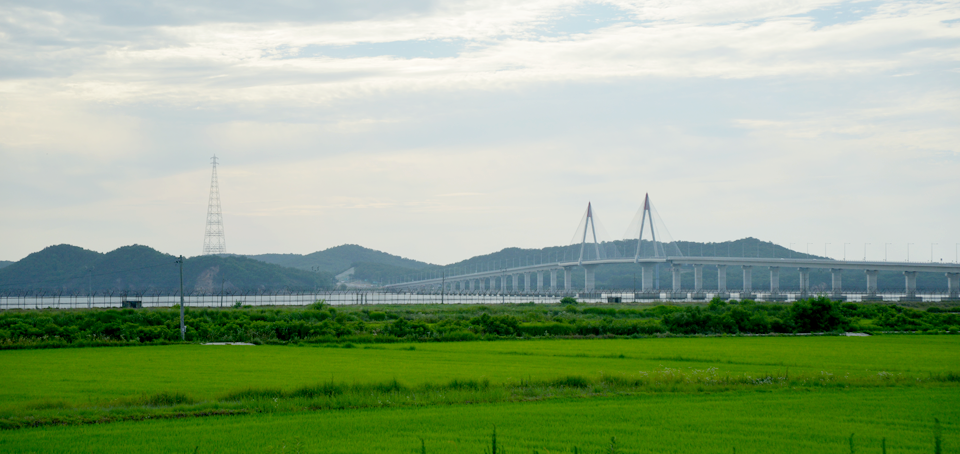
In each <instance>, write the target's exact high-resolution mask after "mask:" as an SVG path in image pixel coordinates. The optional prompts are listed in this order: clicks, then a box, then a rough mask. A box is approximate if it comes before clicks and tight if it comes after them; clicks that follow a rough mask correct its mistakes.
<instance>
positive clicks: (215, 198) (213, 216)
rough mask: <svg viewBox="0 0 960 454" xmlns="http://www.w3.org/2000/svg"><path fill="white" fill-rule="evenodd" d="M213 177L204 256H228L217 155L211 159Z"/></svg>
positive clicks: (208, 206)
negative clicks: (221, 207)
mask: <svg viewBox="0 0 960 454" xmlns="http://www.w3.org/2000/svg"><path fill="white" fill-rule="evenodd" d="M210 161H211V162H212V163H213V176H212V177H210V200H209V201H208V202H207V229H206V233H205V234H204V236H203V255H211V254H226V253H227V241H226V239H224V236H223V213H221V212H220V185H219V183H217V155H213V158H210Z"/></svg>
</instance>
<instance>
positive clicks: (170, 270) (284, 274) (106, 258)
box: [0, 244, 333, 293]
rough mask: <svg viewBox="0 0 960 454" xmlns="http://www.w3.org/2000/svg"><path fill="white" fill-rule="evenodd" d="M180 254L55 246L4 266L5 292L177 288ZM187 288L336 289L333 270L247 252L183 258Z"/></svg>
mask: <svg viewBox="0 0 960 454" xmlns="http://www.w3.org/2000/svg"><path fill="white" fill-rule="evenodd" d="M179 273H180V269H179V267H178V266H177V265H176V257H174V256H172V255H169V254H164V253H161V252H159V251H157V250H154V249H152V248H149V247H147V246H140V245H133V246H124V247H121V248H119V249H116V250H114V251H111V252H108V253H106V254H101V253H99V252H95V251H90V250H87V249H83V248H80V247H77V246H71V245H68V244H61V245H57V246H50V247H47V248H45V249H44V250H42V251H39V252H35V253H33V254H30V255H28V256H27V257H25V258H24V259H23V260H20V261H18V262H15V263H13V264H11V265H10V266H7V267H5V268H3V269H0V293H11V292H21V291H30V292H41V291H42V292H60V291H64V292H68V293H73V292H80V293H86V292H87V291H88V289H92V290H93V291H95V292H104V291H107V292H109V291H116V292H131V293H141V292H153V291H162V292H173V291H176V290H177V289H178V288H179V285H180V274H179ZM183 284H184V291H185V292H202V293H213V292H219V291H220V289H221V286H222V288H223V289H224V290H227V291H244V290H246V291H249V290H265V291H278V290H291V291H295V290H313V289H317V288H320V289H327V288H332V287H333V276H332V275H331V274H330V273H324V272H320V273H314V272H309V271H303V270H298V269H294V268H287V267H282V266H279V265H274V264H270V263H264V262H261V261H257V260H252V259H249V258H246V257H242V256H214V255H205V256H198V257H191V258H188V259H186V260H184V264H183Z"/></svg>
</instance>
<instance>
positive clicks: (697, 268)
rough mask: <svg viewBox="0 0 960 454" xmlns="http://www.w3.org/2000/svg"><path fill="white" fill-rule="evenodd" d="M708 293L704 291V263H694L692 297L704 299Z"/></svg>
mask: <svg viewBox="0 0 960 454" xmlns="http://www.w3.org/2000/svg"><path fill="white" fill-rule="evenodd" d="M706 297H707V295H706V293H704V292H703V265H693V294H691V295H690V299H694V300H702V299H706Z"/></svg>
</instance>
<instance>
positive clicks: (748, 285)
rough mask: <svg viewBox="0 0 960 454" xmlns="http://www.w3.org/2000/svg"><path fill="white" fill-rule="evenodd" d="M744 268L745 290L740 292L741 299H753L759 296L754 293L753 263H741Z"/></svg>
mask: <svg viewBox="0 0 960 454" xmlns="http://www.w3.org/2000/svg"><path fill="white" fill-rule="evenodd" d="M740 267H741V268H743V291H742V292H740V300H741V301H743V300H752V299H756V298H757V296H756V295H754V294H753V265H741V266H740Z"/></svg>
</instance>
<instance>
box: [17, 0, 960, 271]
mask: <svg viewBox="0 0 960 454" xmlns="http://www.w3.org/2000/svg"><path fill="white" fill-rule="evenodd" d="M214 154H215V155H216V156H217V157H218V159H219V162H220V165H219V167H218V174H219V184H220V194H221V203H222V209H223V219H224V232H225V238H226V246H227V251H228V252H230V253H236V254H261V253H298V254H307V253H311V252H314V251H318V250H322V249H326V248H329V247H333V246H337V245H340V244H359V245H362V246H365V247H369V248H373V249H377V250H382V251H385V252H389V253H392V254H397V255H401V256H404V257H408V258H413V259H417V260H422V261H426V262H431V263H438V264H446V263H452V262H456V261H459V260H463V259H466V258H469V257H471V256H474V255H478V254H485V253H490V252H494V251H497V250H500V249H502V248H506V247H523V248H539V247H544V246H555V245H565V244H569V243H570V242H571V237H572V235H573V234H574V232H575V231H576V230H577V227H578V220H580V219H581V217H582V215H583V213H584V211H585V209H586V205H587V203H588V202H591V203H592V205H593V208H594V213H595V215H596V218H597V220H598V221H599V223H600V224H601V225H603V227H604V231H605V232H607V236H608V238H606V239H619V238H622V237H623V236H624V235H625V232H626V231H627V227H628V225H629V223H630V221H631V219H632V218H633V217H634V215H635V213H636V211H637V210H638V209H639V208H640V207H641V206H642V203H643V199H644V195H645V194H647V193H649V194H650V199H651V201H652V202H653V204H654V205H655V206H656V209H657V210H658V212H659V214H660V216H661V217H662V219H663V222H664V223H665V225H666V226H667V227H668V228H669V231H670V234H671V236H672V237H673V238H674V239H677V240H685V241H705V242H720V241H727V240H735V239H739V238H744V237H755V238H759V239H761V240H764V241H771V242H774V243H777V244H780V245H782V246H785V247H790V248H792V249H795V250H798V251H801V252H806V251H809V252H810V253H816V254H818V255H823V254H826V255H827V256H830V257H833V258H838V259H841V258H844V257H845V258H847V259H857V260H860V259H863V258H866V259H868V260H883V259H884V257H885V255H886V258H888V259H889V260H906V259H907V254H908V253H909V259H910V260H912V261H929V260H931V259H932V260H934V261H940V260H943V261H955V260H957V257H956V251H957V248H958V247H960V202H958V195H960V2H957V1H947V2H938V1H930V2H926V1H890V2H886V1H866V2H850V1H826V0H812V1H790V0H775V1H773V0H749V1H746V0H732V1H723V2H717V1H715V0H702V1H701V0H670V1H663V0H652V1H644V0H636V1H634V0H617V1H609V2H590V1H576V0H570V1H568V0H558V1H553V0H530V1H525V2H516V1H500V0H468V1H455V2H448V1H433V0H391V1H380V0H349V1H347V0H342V1H341V0H333V1H325V2H309V1H299V0H286V1H279V2H256V1H245V0H233V1H196V0H190V1H185V0H184V1H181V0H171V1H165V2H139V1H124V0H102V1H96V2H93V1H70V2H67V1H59V0H29V1H26V0H24V1H21V0H6V1H4V2H2V3H0V169H2V170H0V171H2V178H0V211H2V213H3V216H2V217H0V238H2V240H0V259H2V260H19V259H21V258H23V257H24V256H26V255H27V254H30V253H32V252H35V251H39V250H41V249H43V248H44V247H46V246H49V245H54V244H61V243H67V244H73V245H76V246H81V247H84V248H87V249H92V250H96V251H100V252H107V251H110V250H113V249H115V248H118V247H121V246H125V245H130V244H143V245H148V246H151V247H153V248H155V249H158V250H160V251H162V252H165V253H170V254H176V255H179V254H183V255H186V256H195V255H199V254H200V253H201V251H202V246H203V235H204V227H205V220H206V211H207V202H208V193H209V188H210V177H211V165H210V158H211V156H213V155H214ZM868 243H869V244H868Z"/></svg>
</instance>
